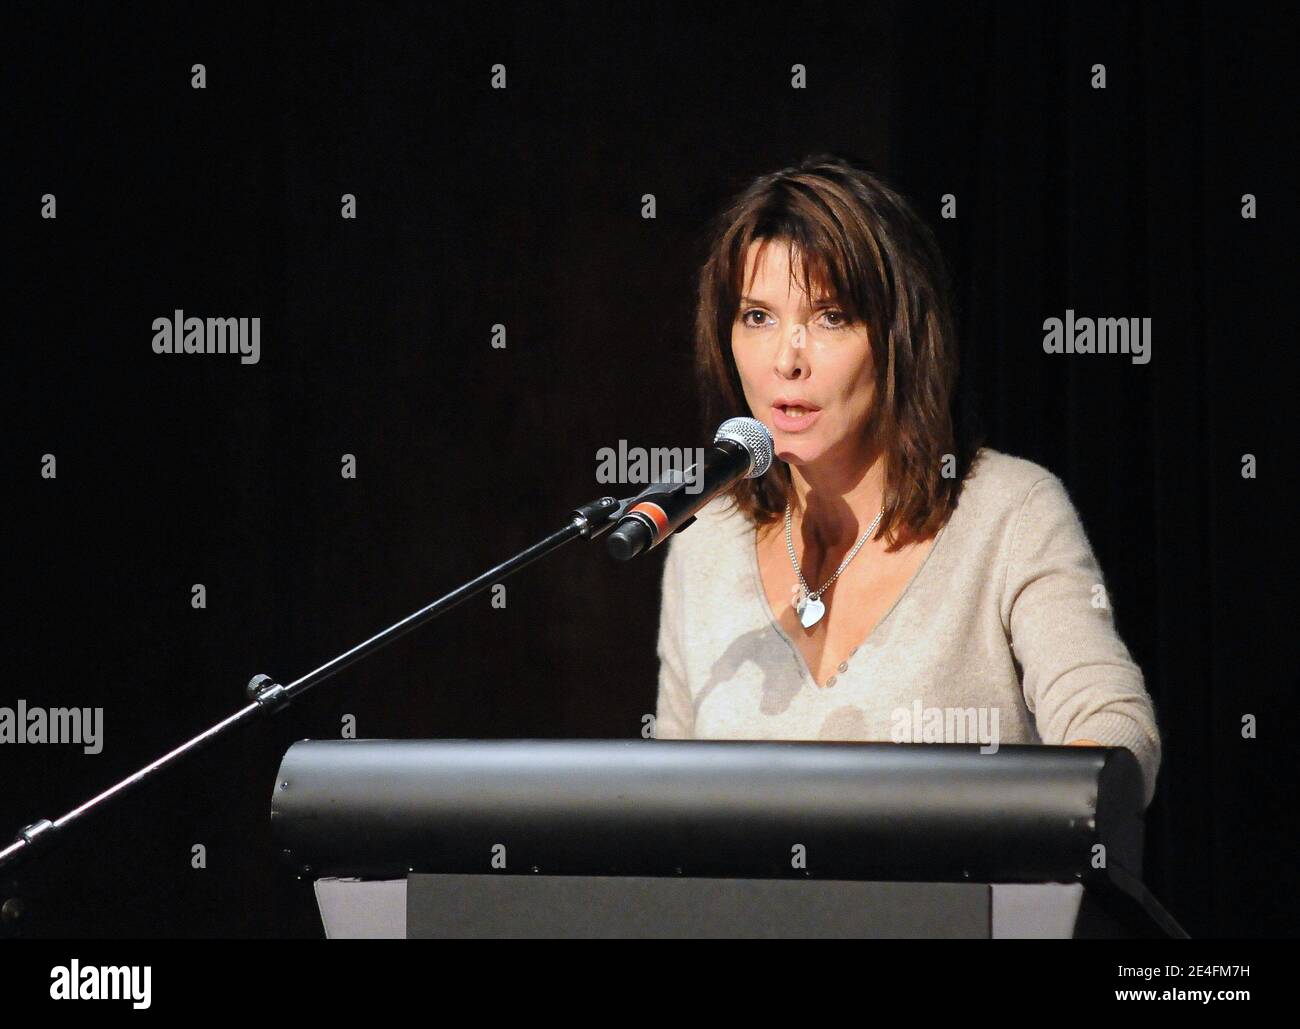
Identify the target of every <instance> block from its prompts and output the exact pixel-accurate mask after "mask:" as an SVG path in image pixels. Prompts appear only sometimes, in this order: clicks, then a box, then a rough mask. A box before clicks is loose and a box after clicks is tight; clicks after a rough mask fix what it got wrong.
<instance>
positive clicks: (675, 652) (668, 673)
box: [655, 537, 695, 740]
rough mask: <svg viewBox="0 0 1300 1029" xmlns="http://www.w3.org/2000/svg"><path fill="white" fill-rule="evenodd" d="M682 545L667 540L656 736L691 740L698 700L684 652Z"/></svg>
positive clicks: (660, 623) (661, 608)
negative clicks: (689, 683)
mask: <svg viewBox="0 0 1300 1029" xmlns="http://www.w3.org/2000/svg"><path fill="white" fill-rule="evenodd" d="M681 556H682V555H681V547H680V545H679V544H678V542H677V540H676V537H673V538H672V539H670V540H669V541H668V557H667V558H666V559H665V560H664V573H663V586H662V591H661V599H660V604H659V640H658V644H657V647H656V650H657V652H658V654H659V697H658V701H657V702H656V705H655V739H659V740H689V739H691V738H693V736H694V732H695V704H694V701H693V700H692V699H691V691H690V688H689V687H688V686H687V684H686V666H685V663H684V662H683V661H682V652H681V617H680V611H681V604H682V592H681V585H680V583H681V572H680V569H679V567H678V566H679V564H680V563H681Z"/></svg>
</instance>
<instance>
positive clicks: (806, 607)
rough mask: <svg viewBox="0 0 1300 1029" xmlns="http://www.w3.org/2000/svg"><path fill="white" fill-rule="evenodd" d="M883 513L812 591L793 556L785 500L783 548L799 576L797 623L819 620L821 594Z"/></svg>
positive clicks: (807, 625)
mask: <svg viewBox="0 0 1300 1029" xmlns="http://www.w3.org/2000/svg"><path fill="white" fill-rule="evenodd" d="M884 513H885V509H884V508H883V507H882V508H881V509H880V514H878V515H876V517H875V519H874V520H873V521H872V523H871V525H870V526H868V527H867V531H866V532H864V533H863V534H862V539H860V540H858V542H857V543H856V544H854V547H853V549H852V550H850V551H849V554H848V556H847V557H846V558H845V559H844V560H843V561H841V562H840V566H839V567H838V568H837V569H835V574H834V575H832V576H831V577H830V578H829V579H827V580H826V582H825V584H824V585H823V586H822V588H821V589H819V590H817V592H816V593H814V592H813V591H812V588H811V587H809V585H808V580H807V579H805V578H804V577H803V569H802V568H800V567H799V559H798V558H797V557H795V556H794V532H793V531H792V529H791V527H790V524H791V523H790V502H789V501H788V500H787V501H786V502H785V549H786V550H788V551H790V563H791V564H792V565H794V572H795V574H796V575H797V576H799V586H800V587H801V589H800V593H799V600H798V601H797V602H796V603H795V605H794V609H795V611H796V612H798V614H799V624H800V625H802V626H803V627H804V628H805V629H811V628H812V627H813V626H814V625H816V624H817V623H818V622H819V621H821V617H822V615H824V614H825V613H826V605H825V604H824V603H823V602H822V599H821V597H822V594H823V593H825V592H826V591H827V590H828V589H830V586H831V583H833V582H834V581H835V580H836V579H838V578H839V577H840V572H842V571H844V569H845V568H847V567H848V566H849V562H850V561H852V560H853V559H854V558H855V557H856V556H857V553H858V551H859V550H861V549H862V545H863V544H864V543H866V542H867V540H868V539H869V538H870V537H871V534H872V533H873V532H875V531H876V526H877V525H879V524H880V519H881V517H882V516H883V515H884Z"/></svg>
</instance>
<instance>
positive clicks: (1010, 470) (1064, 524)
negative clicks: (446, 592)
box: [655, 448, 1160, 804]
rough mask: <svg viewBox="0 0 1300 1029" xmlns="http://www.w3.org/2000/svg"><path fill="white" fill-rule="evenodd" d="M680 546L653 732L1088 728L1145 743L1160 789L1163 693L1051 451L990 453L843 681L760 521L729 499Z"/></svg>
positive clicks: (667, 583) (714, 735)
mask: <svg viewBox="0 0 1300 1029" xmlns="http://www.w3.org/2000/svg"><path fill="white" fill-rule="evenodd" d="M667 546H668V557H667V560H666V561H665V563H664V574H663V601H662V607H661V611H660V622H659V639H658V653H659V660H660V670H659V695H658V703H657V711H656V716H655V736H656V738H658V739H747V740H772V739H780V740H881V741H889V740H893V741H894V742H959V743H970V742H980V743H982V744H987V745H989V749H991V747H992V746H994V745H996V744H998V743H1054V744H1059V743H1066V742H1069V741H1071V740H1077V739H1090V740H1096V741H1097V742H1098V743H1102V744H1105V745H1107V746H1122V747H1127V748H1128V749H1129V750H1131V751H1132V752H1133V753H1134V754H1135V755H1136V756H1137V759H1138V762H1139V763H1140V764H1141V766H1142V774H1143V781H1144V784H1145V790H1146V802H1147V803H1148V804H1149V803H1150V802H1151V798H1152V796H1153V795H1154V793H1155V784H1156V772H1157V769H1158V768H1159V765H1160V736H1159V732H1158V730H1157V727H1156V721H1155V711H1154V708H1153V705H1152V703H1151V698H1150V696H1149V695H1148V694H1147V692H1146V689H1145V687H1144V685H1143V679H1142V672H1141V670H1140V669H1139V668H1138V667H1137V665H1135V664H1134V663H1133V660H1132V658H1131V656H1130V655H1129V652H1128V649H1127V648H1126V647H1125V646H1124V643H1123V641H1122V640H1121V639H1120V638H1119V636H1118V635H1117V634H1116V632H1115V627H1114V623H1113V619H1112V613H1111V608H1110V602H1109V595H1108V594H1107V593H1106V591H1105V587H1104V580H1103V578H1102V574H1101V570H1100V569H1099V568H1098V566H1097V561H1096V558H1095V557H1094V556H1093V553H1092V548H1091V546H1090V545H1089V543H1088V539H1087V536H1086V535H1085V534H1084V529H1083V525H1082V524H1081V522H1080V520H1079V516H1078V514H1077V512H1076V511H1075V509H1074V506H1073V504H1071V502H1070V498H1069V495H1068V494H1067V493H1066V490H1065V487H1064V486H1063V485H1062V484H1061V481H1060V480H1059V479H1058V478H1057V477H1056V476H1054V475H1052V474H1051V473H1050V472H1048V471H1047V470H1046V469H1044V468H1042V467H1040V466H1039V465H1036V464H1033V463H1032V462H1029V461H1024V460H1021V459H1020V458H1016V457H1011V456H1009V455H1007V454H1002V453H999V452H997V451H995V450H990V449H988V448H985V449H984V450H982V451H981V453H980V459H979V460H978V461H977V462H976V464H975V468H974V470H973V472H972V474H971V476H970V477H969V478H968V479H967V480H966V483H965V485H964V487H963V489H962V493H961V498H960V501H959V503H958V505H957V509H956V511H954V513H953V515H952V517H951V518H950V519H949V520H948V523H947V524H946V525H945V526H944V527H943V529H942V530H940V532H939V535H938V537H937V538H936V539H935V542H934V545H933V546H932V547H931V548H930V552H929V553H928V554H927V555H926V557H925V559H924V561H923V563H922V564H921V567H920V568H919V569H918V570H917V571H916V573H915V574H914V575H913V577H912V580H911V582H910V583H909V584H908V586H907V588H906V589H905V590H904V591H903V593H902V595H901V596H900V597H899V598H898V600H897V601H896V602H895V604H894V606H893V607H892V608H891V609H890V610H889V611H888V613H886V615H885V616H884V618H883V619H882V620H881V622H880V623H879V624H878V625H877V626H876V628H875V629H874V630H872V632H871V633H870V635H869V636H868V637H867V638H866V639H865V640H864V641H863V642H862V643H861V644H859V645H858V647H857V648H856V649H855V650H854V651H853V653H852V654H851V655H850V656H849V658H848V659H847V661H846V662H844V663H842V664H841V665H840V667H839V669H838V670H837V671H836V674H835V676H834V682H833V684H832V685H830V686H825V685H823V686H819V685H818V684H817V683H815V682H814V681H813V679H812V676H811V674H810V673H809V671H808V666H807V663H806V662H805V661H804V658H803V655H802V654H801V653H800V652H799V650H798V648H797V647H796V646H795V644H794V642H793V641H792V640H791V639H790V637H789V636H787V635H786V633H785V630H784V629H782V628H781V627H780V626H779V625H778V624H777V623H776V622H775V621H774V620H773V617H772V611H771V607H770V605H769V604H768V600H767V595H766V593H765V592H764V590H763V586H762V580H761V579H760V577H759V572H758V561H757V553H756V550H755V529H754V526H753V525H752V524H750V523H749V522H748V521H747V520H746V519H745V518H744V516H743V515H742V514H741V513H740V511H739V510H738V509H737V508H735V506H734V505H733V504H732V502H731V500H730V498H729V497H719V498H717V499H715V500H713V501H712V502H710V503H709V504H708V505H706V506H705V507H704V508H703V509H702V510H701V512H700V514H699V518H698V520H697V521H696V522H695V523H694V524H692V525H690V526H689V527H687V528H686V529H685V530H683V531H681V532H679V533H677V534H675V535H674V536H673V537H672V538H671V539H670V540H669V542H668V544H667ZM791 578H792V581H793V569H791ZM836 602H837V603H841V604H842V603H844V602H845V596H844V595H841V596H839V597H837V598H836Z"/></svg>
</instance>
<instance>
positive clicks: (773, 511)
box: [695, 154, 976, 551]
mask: <svg viewBox="0 0 1300 1029" xmlns="http://www.w3.org/2000/svg"><path fill="white" fill-rule="evenodd" d="M764 241H765V242H764ZM753 242H760V245H761V246H764V245H766V244H767V243H786V244H789V245H790V248H791V256H792V259H791V261H790V271H791V279H792V281H793V277H794V274H795V268H796V265H797V266H798V268H799V271H800V274H801V279H802V282H801V285H802V288H803V290H804V292H805V293H806V294H807V295H808V296H809V297H817V296H820V295H822V294H823V293H824V294H829V295H830V297H832V298H833V299H834V301H835V303H837V304H838V305H839V306H840V307H841V308H842V310H843V312H844V315H845V317H846V318H847V319H848V320H849V321H850V322H852V323H855V324H865V325H866V327H867V330H868V334H869V337H870V341H871V350H872V355H873V357H874V360H875V376H876V381H875V402H874V404H873V410H872V414H871V417H870V418H869V419H868V426H867V429H866V431H867V432H868V433H870V434H873V435H874V436H875V443H876V445H877V446H878V447H879V449H880V451H881V453H882V455H883V459H884V461H885V495H884V514H883V515H882V516H881V519H880V525H879V527H878V528H877V530H876V534H875V538H877V539H879V538H881V537H883V538H884V539H885V540H886V543H887V545H888V549H889V550H891V551H894V550H897V549H898V548H899V547H901V546H903V545H905V544H907V543H910V542H914V541H919V540H924V539H927V538H929V537H930V536H931V535H933V534H934V533H936V532H938V531H939V529H940V528H942V527H943V525H944V523H945V522H946V521H947V519H948V517H949V516H950V515H951V514H952V511H953V510H954V509H955V508H956V506H957V499H958V495H959V494H960V492H961V486H962V482H963V480H964V479H965V477H966V475H967V474H968V472H969V470H970V464H971V457H972V454H973V451H974V450H975V449H976V447H975V442H974V440H972V441H971V442H970V443H967V444H964V445H959V443H958V440H957V439H956V434H955V432H954V418H953V400H954V390H955V387H956V381H957V341H956V332H955V327H954V318H953V314H952V299H951V284H950V279H949V277H948V273H947V269H946V267H945V265H944V261H943V256H942V253H941V252H940V250H939V246H938V243H937V242H936V241H935V238H934V235H933V233H932V232H931V231H930V228H929V226H927V225H926V223H925V222H924V221H922V220H921V218H919V217H918V216H917V215H916V213H915V212H914V211H913V210H912V209H911V207H910V206H909V205H908V203H907V201H906V200H904V199H903V197H902V196H900V195H899V194H898V193H897V192H895V191H894V190H893V189H891V188H890V187H889V186H888V185H887V184H886V183H885V182H884V181H883V180H882V179H881V178H880V177H879V176H878V175H876V174H874V173H873V172H871V171H869V170H867V169H866V168H865V167H863V166H862V165H861V164H858V163H856V162H852V161H850V160H848V159H845V158H842V157H835V156H832V155H826V154H818V155H814V156H811V157H807V158H805V159H804V160H803V161H801V162H800V163H799V164H798V165H795V166H793V167H790V168H784V169H782V170H781V171H777V172H773V173H771V174H769V175H763V176H760V177H759V178H758V179H756V180H754V182H753V183H752V184H750V185H749V186H748V187H747V188H746V189H745V190H744V191H743V192H742V193H741V194H740V195H739V196H737V197H736V198H735V199H734V200H733V201H732V202H731V203H730V204H728V205H727V207H726V208H725V209H724V210H723V211H722V212H721V213H720V214H719V216H718V217H717V219H716V221H715V223H714V225H713V227H712V230H711V232H710V236H709V241H708V256H707V259H706V260H705V261H704V263H703V265H702V266H701V269H700V274H699V295H698V300H697V305H696V314H695V366H696V374H697V376H698V378H699V381H700V386H701V394H702V398H703V402H704V415H705V424H706V425H717V424H719V422H720V421H722V420H723V419H725V418H728V417H732V416H734V415H735V414H737V413H739V412H743V411H745V410H746V406H745V394H744V391H743V389H742V387H741V382H740V374H739V372H738V371H737V369H736V362H735V359H734V358H733V356H732V353H731V329H732V325H733V323H734V321H735V318H736V316H737V314H738V310H739V305H740V297H741V296H742V294H743V292H744V285H745V284H743V283H742V282H741V279H742V277H743V275H744V271H745V257H746V255H747V253H748V252H749V247H750V244H751V243H753ZM810 284H812V285H815V286H816V289H817V292H814V291H813V290H812V289H810V288H809V287H810ZM731 497H732V499H733V501H734V502H735V504H736V505H737V506H738V507H739V508H740V509H741V510H742V511H743V512H744V513H745V515H746V516H747V517H748V518H749V519H750V521H751V522H753V523H754V524H756V525H760V526H761V525H764V524H767V523H770V522H774V521H776V520H777V519H782V518H784V515H785V505H786V500H787V498H793V490H792V487H791V479H790V469H789V466H788V465H787V464H786V463H785V462H784V461H780V460H776V461H773V462H772V467H771V469H770V470H769V471H768V472H767V473H766V474H765V475H763V476H761V477H759V478H757V479H742V480H741V481H740V482H739V483H737V484H736V486H734V487H733V488H732V491H731Z"/></svg>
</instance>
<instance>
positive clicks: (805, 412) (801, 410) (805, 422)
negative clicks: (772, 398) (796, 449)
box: [772, 403, 821, 432]
mask: <svg viewBox="0 0 1300 1029" xmlns="http://www.w3.org/2000/svg"><path fill="white" fill-rule="evenodd" d="M820 415H821V408H820V407H805V406H804V405H803V404H781V403H777V404H773V405H772V422H773V424H774V425H775V426H776V427H777V428H778V429H780V430H781V431H782V432H801V431H802V430H804V429H806V428H808V427H810V426H811V425H813V424H814V423H815V422H816V421H817V419H818V417H820Z"/></svg>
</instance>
